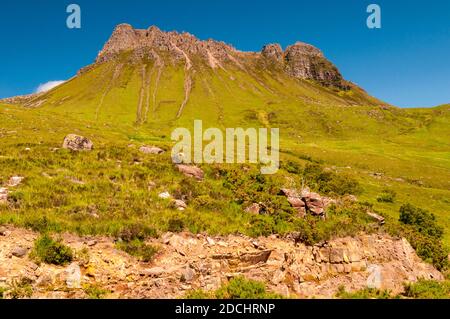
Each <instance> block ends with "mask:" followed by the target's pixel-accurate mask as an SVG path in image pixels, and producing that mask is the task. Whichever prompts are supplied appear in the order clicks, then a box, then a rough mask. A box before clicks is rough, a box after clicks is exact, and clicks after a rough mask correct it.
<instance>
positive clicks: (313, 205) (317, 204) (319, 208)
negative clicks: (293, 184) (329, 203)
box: [301, 189, 325, 216]
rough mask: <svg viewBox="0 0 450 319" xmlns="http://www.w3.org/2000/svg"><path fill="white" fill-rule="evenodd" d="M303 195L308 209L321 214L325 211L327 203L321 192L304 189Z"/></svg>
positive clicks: (312, 212) (317, 214)
mask: <svg viewBox="0 0 450 319" xmlns="http://www.w3.org/2000/svg"><path fill="white" fill-rule="evenodd" d="M301 196H302V200H303V202H304V203H305V205H306V210H307V211H308V212H310V213H311V214H312V215H316V216H321V215H323V214H324V213H325V203H324V201H323V199H322V197H321V196H320V195H319V194H317V193H313V192H310V191H309V190H308V189H304V190H303V191H302V194H301Z"/></svg>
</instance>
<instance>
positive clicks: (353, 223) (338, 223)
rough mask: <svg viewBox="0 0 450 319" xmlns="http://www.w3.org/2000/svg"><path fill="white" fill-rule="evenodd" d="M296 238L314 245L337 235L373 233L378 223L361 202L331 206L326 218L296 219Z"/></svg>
mask: <svg viewBox="0 0 450 319" xmlns="http://www.w3.org/2000/svg"><path fill="white" fill-rule="evenodd" d="M294 224H295V230H296V231H295V233H294V235H295V239H296V241H298V242H302V243H304V244H306V245H314V244H317V243H319V242H323V241H327V240H330V239H333V238H337V237H346V236H355V235H357V234H358V233H360V232H365V233H372V232H374V231H376V230H377V229H378V227H379V226H378V224H377V223H374V222H373V220H372V219H371V218H370V217H369V216H368V215H367V214H366V213H365V207H363V206H362V205H361V204H357V203H351V204H348V205H345V206H331V207H330V208H329V209H328V211H327V217H326V219H325V220H322V219H319V218H317V217H315V216H311V215H307V216H306V217H305V218H304V219H298V220H295V221H294Z"/></svg>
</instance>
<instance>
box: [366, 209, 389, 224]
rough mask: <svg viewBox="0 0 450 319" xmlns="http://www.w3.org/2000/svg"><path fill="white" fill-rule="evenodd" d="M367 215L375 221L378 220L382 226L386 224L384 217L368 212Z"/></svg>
mask: <svg viewBox="0 0 450 319" xmlns="http://www.w3.org/2000/svg"><path fill="white" fill-rule="evenodd" d="M367 215H369V216H370V217H372V218H373V219H374V220H376V221H377V222H378V223H379V224H380V225H383V224H384V222H385V219H384V217H383V216H380V215H378V214H376V213H374V212H371V211H368V212H367Z"/></svg>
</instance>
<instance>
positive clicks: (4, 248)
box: [0, 227, 443, 298]
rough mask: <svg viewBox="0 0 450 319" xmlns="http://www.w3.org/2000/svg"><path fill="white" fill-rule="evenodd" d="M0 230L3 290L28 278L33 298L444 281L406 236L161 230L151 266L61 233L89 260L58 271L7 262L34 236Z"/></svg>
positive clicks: (298, 290)
mask: <svg viewBox="0 0 450 319" xmlns="http://www.w3.org/2000/svg"><path fill="white" fill-rule="evenodd" d="M3 233H4V234H5V235H4V236H2V240H0V287H9V286H10V285H12V284H13V282H14V281H17V280H19V279H21V278H25V279H26V280H27V282H30V285H31V287H32V298H87V297H88V295H87V293H86V292H85V291H84V288H83V287H91V286H95V287H101V288H102V289H105V290H108V291H110V294H109V295H108V297H110V298H180V297H182V296H183V295H184V294H185V293H186V292H187V291H189V290H191V289H204V290H215V289H217V288H218V287H220V285H221V284H222V283H224V282H226V281H227V280H228V279H229V278H232V277H235V276H245V277H247V278H250V279H254V280H259V281H262V282H264V283H265V284H266V285H267V286H268V288H269V289H270V290H272V291H275V292H278V293H282V294H284V295H286V296H290V297H292V298H312V297H325V298H331V297H333V296H334V295H335V294H336V292H337V291H338V289H339V287H340V286H342V285H343V286H345V288H346V290H347V291H350V292H351V291H355V290H360V289H363V288H365V287H374V288H380V289H389V290H391V291H392V292H393V293H394V294H395V293H399V292H401V291H402V290H403V289H404V286H403V284H404V283H405V282H415V281H417V280H419V279H422V278H423V279H433V280H442V279H443V276H442V274H441V273H440V272H439V271H437V270H436V269H434V268H433V267H432V266H431V265H429V264H426V263H424V262H423V261H421V260H420V259H419V257H417V255H416V253H415V252H414V250H413V249H412V247H411V246H410V244H409V243H408V242H407V241H406V240H405V239H401V238H392V237H389V236H386V235H360V236H358V237H356V238H341V239H335V240H332V241H330V242H328V243H327V244H323V245H317V246H305V245H302V244H295V242H294V241H293V240H287V239H280V238H276V237H274V236H272V237H261V238H258V239H253V238H248V237H245V236H235V235H234V236H227V237H214V238H211V237H208V236H206V235H193V234H189V233H182V234H173V233H166V234H163V236H161V238H160V239H151V240H149V241H148V242H147V243H148V244H151V245H153V246H156V247H158V249H159V253H158V255H157V257H156V258H155V259H154V261H153V262H152V263H151V264H149V263H144V262H139V261H138V260H136V259H135V258H133V257H132V256H129V255H127V254H125V253H123V252H121V251H118V250H117V249H116V246H115V243H114V241H113V240H112V239H109V238H103V237H95V238H93V237H78V236H75V235H70V234H64V235H62V239H63V241H64V243H65V244H67V245H69V246H70V247H71V248H72V249H73V250H74V251H76V252H78V251H81V250H83V251H85V252H87V255H88V257H84V258H83V260H81V259H80V258H78V259H77V260H75V261H74V263H72V264H71V265H68V266H65V267H63V266H54V265H47V264H40V265H36V264H35V263H34V262H33V261H32V260H30V259H29V257H28V256H26V255H24V256H22V257H20V258H17V257H14V256H13V257H12V258H11V257H10V255H9V253H10V252H11V251H12V250H13V249H14V248H15V247H17V246H19V247H21V248H24V249H30V248H32V247H33V242H34V240H35V239H36V238H37V237H38V234H37V233H34V232H31V231H27V230H22V229H17V228H13V227H6V230H5V231H3ZM79 287H81V289H80V288H79ZM5 295H6V297H7V296H8V293H7V292H6V293H5Z"/></svg>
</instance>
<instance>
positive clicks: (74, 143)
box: [62, 134, 94, 151]
mask: <svg viewBox="0 0 450 319" xmlns="http://www.w3.org/2000/svg"><path fill="white" fill-rule="evenodd" d="M62 147H63V148H66V149H69V150H72V151H91V150H92V149H93V148H94V144H93V143H92V141H90V140H89V139H88V138H86V137H84V136H79V135H76V134H69V135H67V136H66V137H65V138H64V142H63V145H62Z"/></svg>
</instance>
